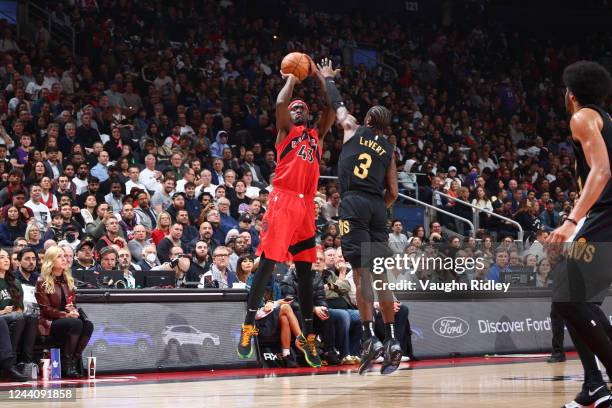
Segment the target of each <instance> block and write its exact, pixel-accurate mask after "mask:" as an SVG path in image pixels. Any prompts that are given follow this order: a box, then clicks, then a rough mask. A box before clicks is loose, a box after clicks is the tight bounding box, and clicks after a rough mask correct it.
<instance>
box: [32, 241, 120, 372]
mask: <svg viewBox="0 0 612 408" xmlns="http://www.w3.org/2000/svg"><path fill="white" fill-rule="evenodd" d="M111 249H112V248H111ZM74 290H75V286H74V279H73V278H72V275H71V274H70V266H69V265H67V264H66V259H65V257H64V251H63V250H62V249H61V248H60V247H58V246H52V247H50V248H49V249H47V252H46V253H45V257H44V259H43V265H42V268H41V277H40V279H39V280H38V282H36V293H35V295H36V301H37V302H38V305H39V307H40V317H39V319H38V332H39V334H40V335H42V336H51V337H52V338H53V339H55V340H58V341H59V342H61V343H62V344H63V345H62V352H61V356H62V377H64V378H79V377H81V376H82V373H83V367H82V355H83V350H85V347H87V343H88V342H89V338H90V337H91V333H92V332H93V323H92V322H90V321H89V320H87V318H86V317H85V316H84V315H83V313H82V311H80V310H78V309H77V307H76V305H75V293H74Z"/></svg>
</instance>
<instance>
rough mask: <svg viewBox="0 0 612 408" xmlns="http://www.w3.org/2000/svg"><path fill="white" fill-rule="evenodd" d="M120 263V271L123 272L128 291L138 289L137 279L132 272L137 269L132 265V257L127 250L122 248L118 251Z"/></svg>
mask: <svg viewBox="0 0 612 408" xmlns="http://www.w3.org/2000/svg"><path fill="white" fill-rule="evenodd" d="M118 255H119V262H118V265H117V266H118V269H119V270H120V271H122V272H123V281H124V282H125V287H126V288H127V289H136V278H135V277H134V274H133V273H132V271H133V270H134V269H135V268H134V265H133V264H132V255H131V254H130V251H129V250H128V249H127V248H121V249H120V250H119V251H118Z"/></svg>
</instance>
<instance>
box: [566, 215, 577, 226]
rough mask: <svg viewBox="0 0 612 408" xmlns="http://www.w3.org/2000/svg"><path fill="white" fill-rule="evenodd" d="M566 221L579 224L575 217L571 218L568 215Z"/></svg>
mask: <svg viewBox="0 0 612 408" xmlns="http://www.w3.org/2000/svg"><path fill="white" fill-rule="evenodd" d="M565 221H569V222H571V223H572V224H574V225H578V222H577V221H576V220H575V219H573V218H570V217H567V218H566V219H565Z"/></svg>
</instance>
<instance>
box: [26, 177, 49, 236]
mask: <svg viewBox="0 0 612 408" xmlns="http://www.w3.org/2000/svg"><path fill="white" fill-rule="evenodd" d="M41 199H42V189H41V188H40V185H38V184H34V185H32V187H30V199H29V200H28V201H27V202H26V203H25V206H26V207H27V208H29V209H30V210H32V213H33V214H34V220H35V221H36V224H37V225H38V228H39V229H40V231H42V232H44V231H46V230H47V228H49V226H50V224H51V212H50V211H49V207H47V206H46V205H45V204H44V203H43V202H42V201H41Z"/></svg>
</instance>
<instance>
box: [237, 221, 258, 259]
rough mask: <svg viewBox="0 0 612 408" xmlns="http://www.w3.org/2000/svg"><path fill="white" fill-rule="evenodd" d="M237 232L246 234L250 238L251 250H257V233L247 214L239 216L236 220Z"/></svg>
mask: <svg viewBox="0 0 612 408" xmlns="http://www.w3.org/2000/svg"><path fill="white" fill-rule="evenodd" d="M238 231H239V232H241V233H242V232H248V233H249V235H250V236H251V243H250V246H251V249H257V246H258V245H259V233H257V230H256V229H255V227H254V226H253V216H252V215H251V214H249V213H248V212H247V213H244V214H242V215H241V216H240V219H239V220H238ZM251 252H254V251H251Z"/></svg>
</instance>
